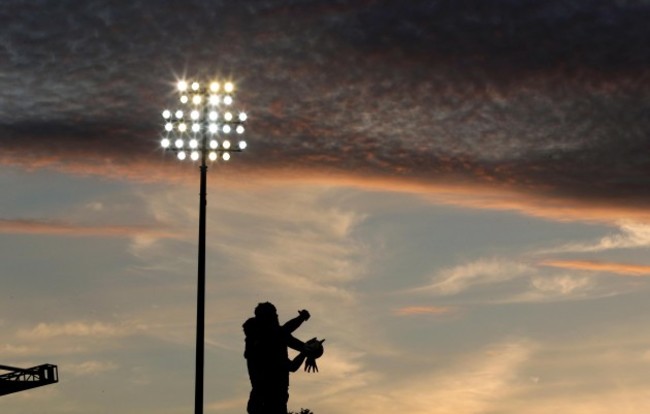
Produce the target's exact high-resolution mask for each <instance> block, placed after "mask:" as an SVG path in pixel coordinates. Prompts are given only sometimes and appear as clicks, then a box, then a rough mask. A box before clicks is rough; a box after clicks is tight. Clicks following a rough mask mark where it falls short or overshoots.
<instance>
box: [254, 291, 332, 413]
mask: <svg viewBox="0 0 650 414" xmlns="http://www.w3.org/2000/svg"><path fill="white" fill-rule="evenodd" d="M309 317H310V315H309V312H308V311H306V310H301V311H298V316H296V317H295V318H293V319H291V320H289V321H287V322H286V323H285V324H284V325H280V322H279V320H278V314H277V310H276V308H275V306H273V304H272V303H270V302H265V303H260V304H259V305H257V307H256V308H255V317H253V318H249V319H248V320H247V321H246V322H245V323H244V325H243V328H244V333H245V335H246V349H245V352H244V357H245V358H246V364H247V366H248V376H249V377H250V381H251V386H252V390H251V393H250V397H249V400H248V406H247V411H248V413H249V414H287V402H288V401H289V372H295V371H297V370H298V368H300V366H301V365H302V363H303V361H305V359H306V360H307V362H306V363H305V371H307V372H312V371H313V372H318V367H317V366H316V360H315V358H313V357H310V356H308V355H307V354H308V353H309V349H308V348H306V347H305V343H304V342H302V341H300V340H299V339H297V338H295V337H294V336H293V335H292V332H293V331H295V330H296V329H298V327H300V325H302V323H303V322H304V321H306V320H308V319H309ZM314 340H315V338H314V339H313V340H312V341H314ZM312 341H309V343H311V342H312ZM321 343H322V342H321ZM287 347H290V348H292V349H295V350H296V351H298V352H300V353H299V354H298V356H296V357H295V358H294V359H293V360H290V359H289V353H288V349H287Z"/></svg>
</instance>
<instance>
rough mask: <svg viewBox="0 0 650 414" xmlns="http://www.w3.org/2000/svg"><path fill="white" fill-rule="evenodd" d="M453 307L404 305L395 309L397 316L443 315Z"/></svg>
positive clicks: (451, 310) (450, 311) (452, 309)
mask: <svg viewBox="0 0 650 414" xmlns="http://www.w3.org/2000/svg"><path fill="white" fill-rule="evenodd" d="M454 310H455V309H454V308H450V307H444V306H405V307H403V308H399V309H396V310H395V314H396V315H398V316H411V315H445V314H449V313H452V312H453V311H454Z"/></svg>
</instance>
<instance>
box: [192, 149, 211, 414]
mask: <svg viewBox="0 0 650 414" xmlns="http://www.w3.org/2000/svg"><path fill="white" fill-rule="evenodd" d="M204 141H205V140H204ZM200 169H201V193H200V203H199V266H198V267H199V271H198V289H197V297H196V299H197V300H196V380H195V389H194V413H195V414H203V368H204V354H205V341H204V338H205V207H206V205H207V203H208V202H207V197H206V180H207V171H208V166H207V165H206V164H205V151H203V154H202V157H201V167H200Z"/></svg>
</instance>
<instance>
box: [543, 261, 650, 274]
mask: <svg viewBox="0 0 650 414" xmlns="http://www.w3.org/2000/svg"><path fill="white" fill-rule="evenodd" d="M540 264H541V265H542V266H549V267H559V268H562V269H574V270H586V271H591V272H608V273H616V274H619V275H624V276H650V266H646V265H634V264H627V263H612V262H598V261H591V260H549V261H545V262H542V263H540Z"/></svg>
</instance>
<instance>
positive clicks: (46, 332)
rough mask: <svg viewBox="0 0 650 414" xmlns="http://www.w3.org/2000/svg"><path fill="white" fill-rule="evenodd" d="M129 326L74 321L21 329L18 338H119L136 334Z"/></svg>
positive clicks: (134, 328)
mask: <svg viewBox="0 0 650 414" xmlns="http://www.w3.org/2000/svg"><path fill="white" fill-rule="evenodd" d="M136 331H137V329H136V327H134V326H131V325H129V324H114V323H105V322H88V321H73V322H65V323H39V324H37V325H36V326H34V327H33V328H31V329H21V330H20V331H19V332H18V333H17V336H18V337H19V338H23V339H32V340H42V339H51V338H56V337H71V336H72V337H88V338H94V339H100V338H119V337H124V336H127V335H130V334H132V333H134V332H136Z"/></svg>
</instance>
